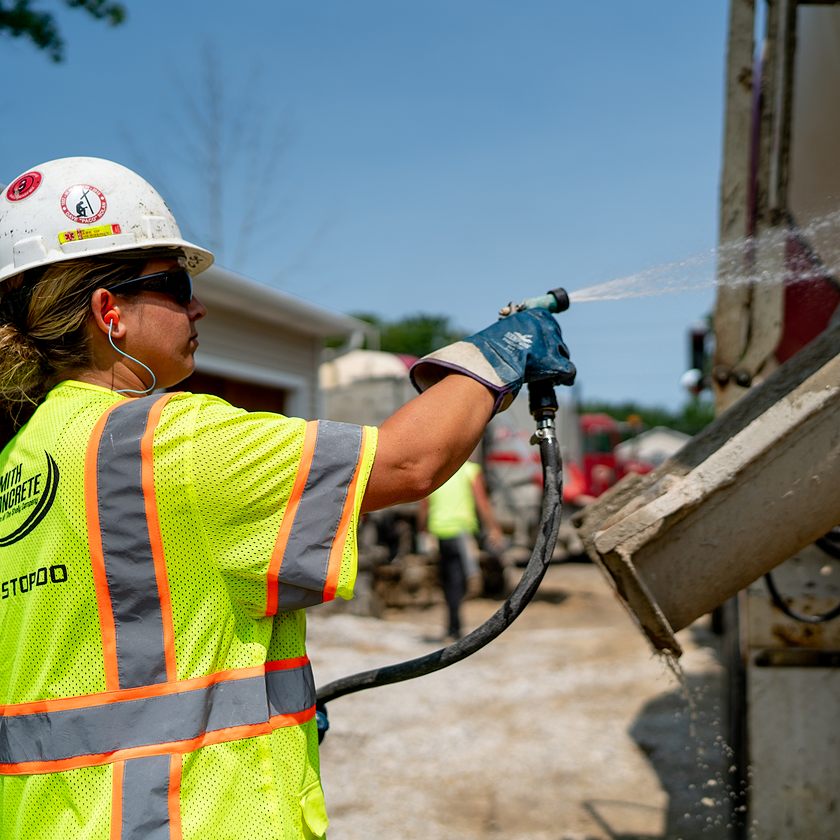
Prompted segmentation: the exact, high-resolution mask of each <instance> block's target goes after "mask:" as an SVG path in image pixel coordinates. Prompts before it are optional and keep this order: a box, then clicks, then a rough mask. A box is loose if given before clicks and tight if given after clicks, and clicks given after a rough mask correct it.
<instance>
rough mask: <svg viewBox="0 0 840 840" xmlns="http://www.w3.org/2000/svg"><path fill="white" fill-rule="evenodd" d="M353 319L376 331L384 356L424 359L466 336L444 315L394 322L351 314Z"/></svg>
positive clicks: (363, 313) (421, 316)
mask: <svg viewBox="0 0 840 840" xmlns="http://www.w3.org/2000/svg"><path fill="white" fill-rule="evenodd" d="M353 317H354V318H358V319H359V320H361V321H367V323H369V324H373V326H375V327H376V328H377V329H378V330H379V335H380V345H379V346H380V349H381V350H384V351H386V352H387V353H404V354H406V355H408V356H425V355H426V353H431V352H432V350H437V349H439V348H440V347H443V346H444V345H446V344H451V343H452V342H453V341H458V339H460V338H463V337H464V336H465V335H466V333H465V332H464V331H463V330H460V329H458V328H457V327H455V326H454V325H453V324H452V322H451V320H450V318H449V316H448V315H430V314H427V313H417V314H416V315H407V316H405V317H404V318H400V319H399V320H398V321H386V320H384V319H382V318H381V317H379V316H378V315H372V314H370V313H367V312H359V313H353Z"/></svg>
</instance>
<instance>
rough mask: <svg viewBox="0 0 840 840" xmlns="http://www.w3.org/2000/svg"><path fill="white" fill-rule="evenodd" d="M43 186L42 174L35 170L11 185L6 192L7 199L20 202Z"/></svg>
mask: <svg viewBox="0 0 840 840" xmlns="http://www.w3.org/2000/svg"><path fill="white" fill-rule="evenodd" d="M40 185H41V173H40V172H36V171H35V170H33V171H32V172H27V173H26V174H25V175H21V176H20V178H18V179H17V180H16V181H15V182H14V183H12V184H9V189H7V190H6V198H8V199H9V201H20V200H21V199H22V198H26V197H27V196H30V195H32V193H34V192H35V190H37V189H38V187H39V186H40Z"/></svg>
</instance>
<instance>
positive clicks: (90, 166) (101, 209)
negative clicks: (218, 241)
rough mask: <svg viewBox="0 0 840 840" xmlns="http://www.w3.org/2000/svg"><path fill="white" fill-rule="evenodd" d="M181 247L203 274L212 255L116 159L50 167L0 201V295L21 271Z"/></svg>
mask: <svg viewBox="0 0 840 840" xmlns="http://www.w3.org/2000/svg"><path fill="white" fill-rule="evenodd" d="M167 247H171V248H180V249H181V250H182V251H183V252H184V254H185V255H186V259H187V269H188V270H189V272H190V273H191V274H198V273H199V272H201V271H204V269H205V268H209V267H210V265H211V264H212V262H213V255H212V254H211V253H210V252H209V251H207V250H205V249H204V248H199V247H198V246H197V245H193V244H192V243H191V242H186V241H185V240H184V239H182V238H181V231H180V230H179V229H178V224H177V222H176V221H175V217H174V216H173V215H172V212H171V211H170V209H169V208H168V207H167V206H166V202H165V201H164V200H163V199H162V198H161V196H160V195H159V194H158V192H157V190H155V189H154V187H152V186H151V184H149V183H147V182H146V181H144V180H143V179H142V178H141V177H140V176H139V175H137V174H136V173H134V172H132V171H131V170H130V169H126V168H125V167H124V166H120V164H118V163H113V162H112V161H110V160H102V159H101V158H90V157H72V158H61V159H59V160H51V161H48V162H47V163H44V164H41V165H40V166H36V167H33V168H32V169H30V170H28V171H26V172H24V173H23V174H22V175H19V176H18V177H17V178H14V179H13V180H12V181H11V182H10V184H9V186H8V187H7V188H6V189H5V190H4V191H3V193H2V197H0V288H2V285H3V283H4V282H5V281H6V280H7V279H8V278H9V277H13V276H14V275H16V274H19V273H20V272H21V271H26V270H27V269H30V268H38V267H39V266H45V265H50V264H52V263H56V262H61V261H62V260H72V259H79V258H81V257H92V256H97V255H102V254H112V253H116V252H118V251H129V250H136V249H138V248H167Z"/></svg>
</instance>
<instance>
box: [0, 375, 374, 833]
mask: <svg viewBox="0 0 840 840" xmlns="http://www.w3.org/2000/svg"><path fill="white" fill-rule="evenodd" d="M375 447H376V430H375V429H373V428H367V427H359V426H351V425H347V424H340V423H332V422H324V421H321V422H306V421H303V420H295V419H289V418H285V417H281V416H279V415H274V414H268V413H248V412H244V411H241V410H239V409H235V408H233V407H232V406H230V405H228V404H227V403H225V402H223V401H222V400H218V399H216V398H213V397H206V396H197V395H192V394H165V395H162V396H161V395H154V396H150V397H144V398H141V399H123V398H121V397H119V396H118V395H116V394H114V393H113V392H112V391H109V390H106V389H104V388H99V387H97V386H94V385H89V384H85V383H81V382H63V383H61V384H60V385H58V386H57V387H55V388H54V389H53V390H52V391H51V392H50V393H49V395H48V396H47V398H46V400H45V401H44V402H43V403H42V404H41V405H40V406H39V407H38V409H37V410H36V412H35V414H34V416H33V417H32V419H31V420H30V421H29V423H27V424H26V426H24V427H23V429H22V430H21V431H20V432H19V433H18V434H17V436H16V437H15V438H14V439H13V440H12V441H11V442H10V443H9V444H8V445H7V446H6V447H5V448H4V449H3V451H2V454H1V455H0V840H141V838H142V840H192V838H202V840H224V838H242V837H246V838H248V840H277V838H315V837H321V836H323V835H324V833H325V831H326V826H327V818H326V813H325V809H324V804H323V793H322V790H321V784H320V777H319V766H318V743H317V742H318V738H317V730H316V725H315V721H314V714H315V706H314V704H315V689H314V682H313V678H312V672H311V668H310V665H309V660H308V659H307V656H306V648H305V616H304V613H303V611H302V610H301V608H303V607H307V606H310V605H313V604H316V603H319V602H321V601H326V600H330V599H332V598H334V597H335V596H336V595H339V596H341V597H344V598H348V597H351V596H352V588H353V583H354V579H355V573H356V551H357V549H356V525H357V520H358V515H359V507H360V504H361V499H362V497H363V495H364V489H365V486H366V482H367V479H368V475H369V473H370V469H371V466H372V463H373V457H374V452H375Z"/></svg>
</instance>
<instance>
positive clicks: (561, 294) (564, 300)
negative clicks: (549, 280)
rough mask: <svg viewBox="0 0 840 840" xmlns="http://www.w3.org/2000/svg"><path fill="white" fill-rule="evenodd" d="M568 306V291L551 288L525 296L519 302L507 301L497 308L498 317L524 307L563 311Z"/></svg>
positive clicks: (504, 316)
mask: <svg viewBox="0 0 840 840" xmlns="http://www.w3.org/2000/svg"><path fill="white" fill-rule="evenodd" d="M568 308H569V293H568V292H567V291H566V290H565V289H560V288H557V289H551V291H549V292H546V293H545V294H544V295H540V296H539V297H532V298H525V300H523V301H522V302H521V303H513V302H511V303H509V304H508V305H507V306H503V307H502V308H501V309H500V310H499V317H500V318H507V316H508V315H513V313H514V312H522V311H523V310H524V309H547V310H548V311H549V312H554V313H557V312H565V311H566V310H567V309H568Z"/></svg>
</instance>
